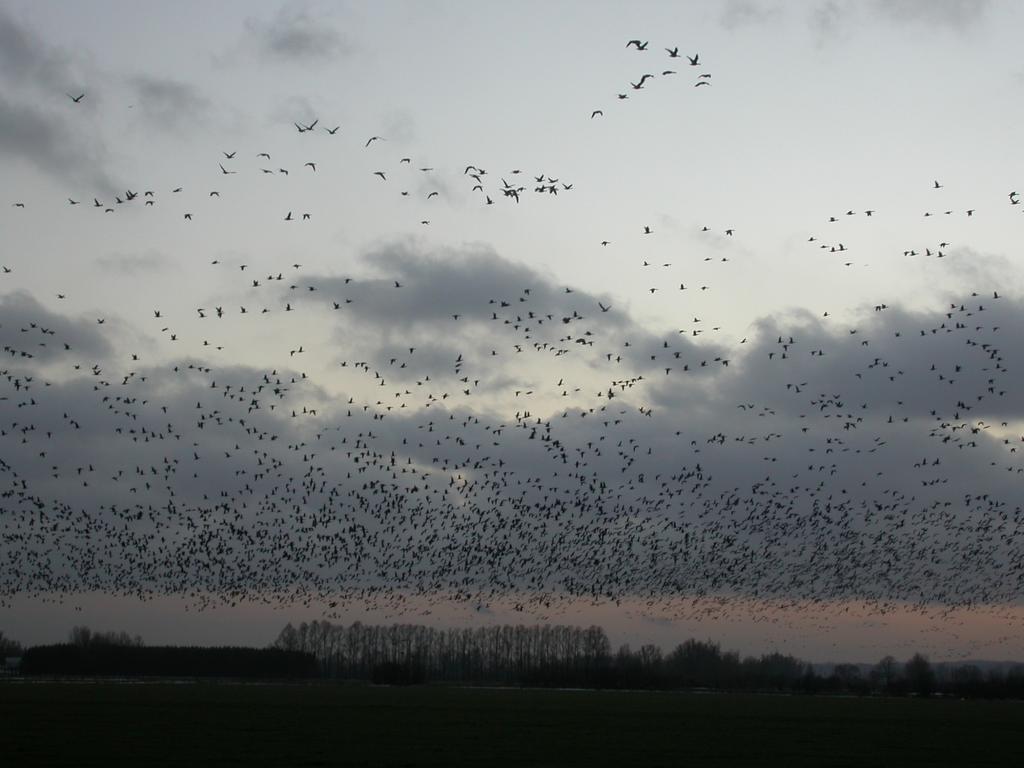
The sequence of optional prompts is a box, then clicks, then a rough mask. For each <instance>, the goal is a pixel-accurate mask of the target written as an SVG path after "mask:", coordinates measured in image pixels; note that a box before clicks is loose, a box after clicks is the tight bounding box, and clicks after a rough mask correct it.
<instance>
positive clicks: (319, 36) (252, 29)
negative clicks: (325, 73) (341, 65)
mask: <svg viewBox="0 0 1024 768" xmlns="http://www.w3.org/2000/svg"><path fill="white" fill-rule="evenodd" d="M245 31H246V35H247V36H248V37H249V39H250V40H251V41H252V43H253V44H254V45H255V46H256V50H257V51H258V52H259V53H260V54H263V55H268V56H271V57H273V58H276V59H279V60H282V61H293V62H296V63H313V62H324V61H331V60H333V59H336V58H338V57H340V56H343V55H345V54H347V53H348V52H349V50H350V45H349V42H348V40H347V39H346V38H345V37H344V36H343V35H342V34H341V33H340V32H339V31H338V30H337V29H335V28H333V27H331V26H330V22H329V20H328V19H324V18H316V17H314V16H313V14H312V13H311V12H310V10H309V9H308V8H307V7H305V6H303V5H296V4H291V5H286V6H284V7H282V8H281V9H280V10H279V11H278V12H277V15H276V16H275V17H274V18H273V19H271V20H270V21H260V20H257V19H248V20H246V22H245Z"/></svg>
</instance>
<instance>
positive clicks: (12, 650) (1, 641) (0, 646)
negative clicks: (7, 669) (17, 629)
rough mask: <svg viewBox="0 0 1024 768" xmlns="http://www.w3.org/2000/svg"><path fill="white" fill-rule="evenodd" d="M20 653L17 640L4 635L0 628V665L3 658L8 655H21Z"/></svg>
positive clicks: (20, 649)
mask: <svg viewBox="0 0 1024 768" xmlns="http://www.w3.org/2000/svg"><path fill="white" fill-rule="evenodd" d="M21 654H22V647H21V643H19V642H18V641H17V640H13V639H11V638H9V637H6V636H5V635H4V633H3V631H2V630H0V665H2V663H3V660H4V659H5V658H7V657H8V656H21Z"/></svg>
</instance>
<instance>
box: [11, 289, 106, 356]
mask: <svg viewBox="0 0 1024 768" xmlns="http://www.w3.org/2000/svg"><path fill="white" fill-rule="evenodd" d="M0 342H2V344H3V348H4V352H5V357H6V358H7V359H8V360H15V361H17V362H19V363H21V364H27V363H28V362H29V361H35V362H38V363H50V362H54V361H56V360H60V359H69V360H71V361H74V362H79V361H82V360H85V361H89V362H90V363H93V362H103V361H104V360H106V359H108V358H109V357H110V355H111V354H112V351H113V348H112V346H111V344H110V343H109V342H108V341H107V338H106V336H104V334H103V333H101V332H100V326H99V325H98V324H97V323H96V320H95V318H81V319H77V320H72V319H70V318H68V317H66V316H64V315H60V314H57V313H55V312H51V311H49V310H48V309H46V307H44V306H43V305H42V304H40V303H39V302H38V301H37V300H36V299H35V298H34V297H33V296H31V295H30V294H28V293H25V292H23V291H18V292H15V293H9V294H7V295H5V296H0ZM28 355H30V356H31V357H27V356H28Z"/></svg>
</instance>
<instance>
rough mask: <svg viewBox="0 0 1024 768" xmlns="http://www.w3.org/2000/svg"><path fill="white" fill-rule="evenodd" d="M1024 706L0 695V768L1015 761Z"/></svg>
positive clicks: (263, 692)
mask: <svg viewBox="0 0 1024 768" xmlns="http://www.w3.org/2000/svg"><path fill="white" fill-rule="evenodd" d="M1022 733H1024V704H1020V703H1017V702H1009V703H1008V702H982V701H953V700H913V699H856V698H827V697H793V696H756V695H741V694H737V695H715V694H709V695H701V694H686V693H628V692H595V691H580V692H577V691H542V690H497V689H465V688H430V687H418V688H376V687H369V686H331V685H308V686H304V685H242V684H210V683H196V684H178V685H175V684H169V683H154V684H111V683H17V682H9V683H0V764H2V765H3V766H5V768H6V766H12V767H13V766H20V765H47V766H57V765H68V766H86V765H114V764H126V765H127V764H132V765H137V766H155V765H175V766H180V765H196V764H206V765H245V766H249V765H274V766H313V765H345V766H361V765H366V766H370V765H372V766H396V765H408V766H413V765H415V766H420V765H438V766H441V765H444V766H452V765H486V766H499V765H508V766H528V765H547V766H566V765H579V766H583V765H586V766H593V765H622V766H681V765H694V766H722V765H758V766H764V765H785V766H822V765H848V766H858V767H863V766H894V765H921V766H936V765H959V766H985V765H992V766H995V765H999V766H1005V765H1013V764H1016V759H1017V758H1019V757H1020V754H1021V743H1020V737H1021V734H1022Z"/></svg>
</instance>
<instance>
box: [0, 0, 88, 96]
mask: <svg viewBox="0 0 1024 768" xmlns="http://www.w3.org/2000/svg"><path fill="white" fill-rule="evenodd" d="M72 69H73V68H72V63H71V59H70V57H68V56H66V55H64V54H62V53H60V52H59V51H56V50H54V49H53V48H51V47H50V46H48V45H46V43H45V41H44V40H43V39H42V38H41V37H40V36H39V35H37V34H36V33H35V32H33V31H32V30H30V29H28V28H27V27H24V26H22V25H21V24H19V23H18V21H17V20H16V19H15V18H14V17H12V16H11V15H9V14H8V13H7V12H6V11H5V10H4V9H3V8H0V77H3V78H4V79H6V80H8V81H9V82H10V83H11V84H13V85H16V86H25V85H29V86H32V87H36V88H39V89H40V90H42V91H46V92H50V93H52V95H53V96H54V97H57V96H60V97H64V92H65V91H66V90H68V89H72V88H75V87H76V81H77V78H76V77H75V75H74V74H73V73H72ZM75 95H76V96H77V95H78V94H77V93H76V94H75Z"/></svg>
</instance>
